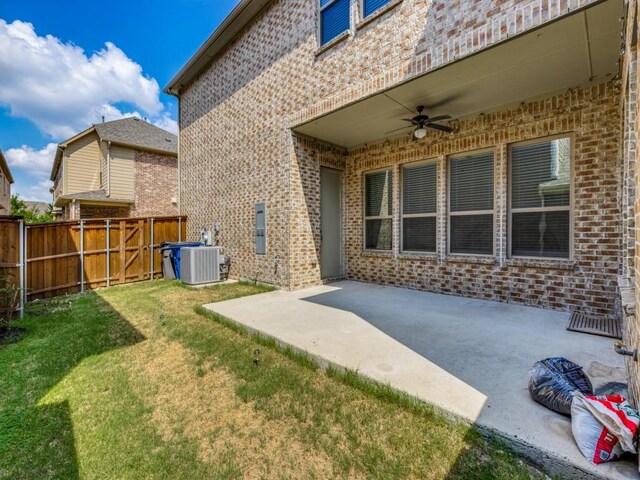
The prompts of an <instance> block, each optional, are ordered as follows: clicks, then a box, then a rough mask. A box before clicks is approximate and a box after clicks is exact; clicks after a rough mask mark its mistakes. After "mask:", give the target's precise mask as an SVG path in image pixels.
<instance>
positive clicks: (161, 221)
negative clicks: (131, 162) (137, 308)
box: [0, 216, 187, 307]
mask: <svg viewBox="0 0 640 480" xmlns="http://www.w3.org/2000/svg"><path fill="white" fill-rule="evenodd" d="M186 223H187V222H186V217H182V216H178V217H149V218H120V219H91V220H78V221H70V222H56V223H41V224H23V222H22V221H21V220H15V219H5V220H0V248H1V249H2V251H0V268H4V270H5V273H4V275H9V276H10V277H11V278H13V279H14V281H15V283H16V284H18V285H20V287H21V288H23V292H24V295H23V298H22V299H21V307H22V306H23V305H24V302H26V301H28V300H33V299H35V298H46V297H53V296H56V295H62V294H65V293H73V292H82V291H84V290H85V289H92V288H97V287H108V286H111V285H118V284H123V283H131V282H137V281H141V280H148V279H151V278H158V277H160V276H161V275H162V255H161V253H160V249H159V247H160V244H162V243H163V242H179V241H182V239H183V238H185V237H186V226H187V225H186ZM21 247H22V248H21Z"/></svg>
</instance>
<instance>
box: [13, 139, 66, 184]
mask: <svg viewBox="0 0 640 480" xmlns="http://www.w3.org/2000/svg"><path fill="white" fill-rule="evenodd" d="M56 147H57V144H55V143H49V144H48V145H47V146H46V147H44V148H42V149H41V150H34V149H33V148H31V147H30V146H28V145H22V146H21V147H19V148H10V149H8V150H7V151H6V152H4V156H5V158H6V159H7V163H8V164H9V166H10V167H11V168H12V169H13V168H19V169H22V170H25V171H26V172H27V173H28V174H29V175H31V176H33V177H37V178H48V177H49V174H50V173H51V167H52V166H53V158H54V157H55V154H56Z"/></svg>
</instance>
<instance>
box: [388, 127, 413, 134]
mask: <svg viewBox="0 0 640 480" xmlns="http://www.w3.org/2000/svg"><path fill="white" fill-rule="evenodd" d="M411 127H413V125H407V126H404V127H400V128H396V129H394V130H390V131H388V132H387V133H385V135H389V134H390V133H393V132H397V131H399V130H406V129H407V128H411Z"/></svg>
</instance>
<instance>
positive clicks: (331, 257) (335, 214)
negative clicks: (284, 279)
mask: <svg viewBox="0 0 640 480" xmlns="http://www.w3.org/2000/svg"><path fill="white" fill-rule="evenodd" d="M320 225H321V232H322V240H321V244H320V274H321V276H322V278H330V277H339V276H341V275H342V172H341V171H339V170H334V169H332V168H325V167H321V168H320Z"/></svg>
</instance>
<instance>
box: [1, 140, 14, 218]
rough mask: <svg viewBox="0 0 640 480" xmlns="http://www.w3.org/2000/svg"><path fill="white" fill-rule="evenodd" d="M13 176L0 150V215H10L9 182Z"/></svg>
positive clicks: (10, 182) (11, 181)
mask: <svg viewBox="0 0 640 480" xmlns="http://www.w3.org/2000/svg"><path fill="white" fill-rule="evenodd" d="M12 183H13V177H12V176H11V170H9V165H8V164H7V160H6V159H5V158H4V155H3V153H2V150H0V216H3V215H4V216H6V215H11V184H12Z"/></svg>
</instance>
